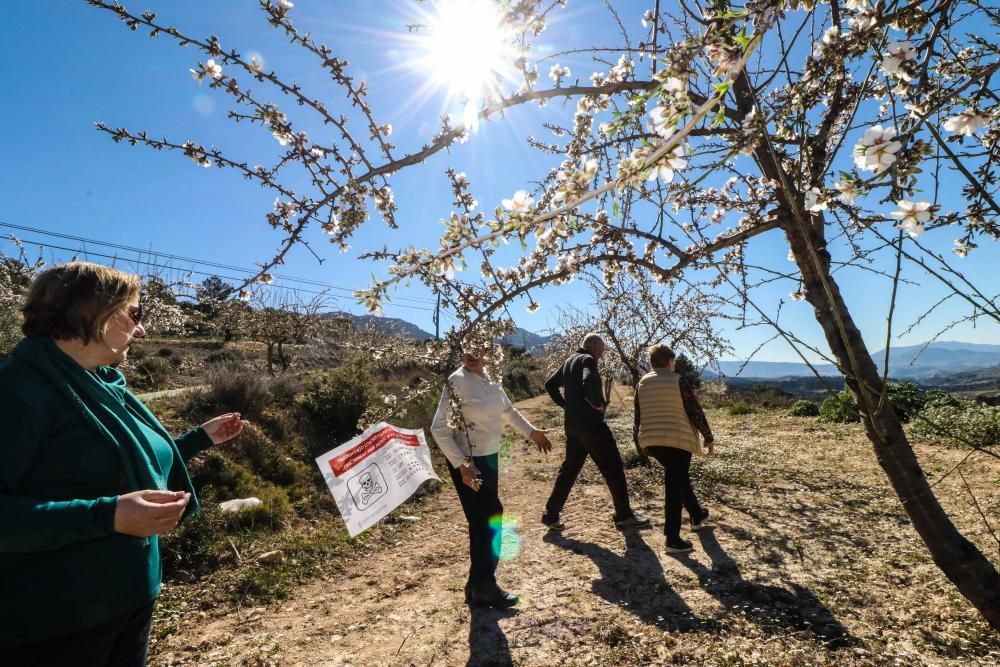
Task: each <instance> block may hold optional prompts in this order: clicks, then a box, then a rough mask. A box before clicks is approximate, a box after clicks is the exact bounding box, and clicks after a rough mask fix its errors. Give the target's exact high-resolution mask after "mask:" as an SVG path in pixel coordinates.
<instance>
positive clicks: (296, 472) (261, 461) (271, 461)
mask: <svg viewBox="0 0 1000 667" xmlns="http://www.w3.org/2000/svg"><path fill="white" fill-rule="evenodd" d="M230 451H231V452H232V454H233V455H234V456H238V457H239V458H240V459H241V460H242V461H243V462H245V464H246V465H247V466H248V467H249V468H250V469H251V470H252V471H253V473H254V474H256V475H258V476H260V477H261V478H263V479H264V480H266V481H268V482H273V483H274V484H277V485H279V486H283V487H290V488H289V490H290V491H293V495H296V496H298V495H302V493H301V489H298V487H299V485H300V484H306V485H308V484H309V483H310V482H311V479H312V478H311V470H310V469H309V468H308V467H307V466H306V464H304V463H303V462H302V461H299V460H295V459H294V458H293V457H292V456H290V454H302V453H303V452H301V451H300V452H290V451H285V450H284V449H283V448H281V447H279V446H278V445H277V444H276V443H275V442H274V441H273V440H271V438H269V437H267V434H265V433H264V432H263V431H262V430H261V429H260V428H259V427H258V426H257V425H256V424H254V423H252V422H251V423H248V424H247V425H246V426H245V428H244V429H243V433H242V434H241V435H240V437H239V438H237V439H236V440H234V441H233V444H232V445H231V446H230Z"/></svg>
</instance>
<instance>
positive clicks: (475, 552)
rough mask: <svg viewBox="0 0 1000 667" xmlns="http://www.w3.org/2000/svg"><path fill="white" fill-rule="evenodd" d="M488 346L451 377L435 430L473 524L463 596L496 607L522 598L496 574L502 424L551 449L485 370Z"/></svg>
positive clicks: (465, 360)
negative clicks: (502, 584) (499, 582)
mask: <svg viewBox="0 0 1000 667" xmlns="http://www.w3.org/2000/svg"><path fill="white" fill-rule="evenodd" d="M486 354H487V352H486V351H485V350H480V349H470V350H468V351H466V352H465V353H464V354H463V355H462V367H461V368H459V369H458V370H457V371H455V372H454V373H452V374H451V375H450V376H449V377H448V381H447V383H445V387H444V389H443V390H442V392H441V400H440V402H439V403H438V407H437V412H436V413H435V414H434V421H433V422H432V424H431V433H432V434H433V435H434V440H435V441H436V442H437V445H438V447H439V448H440V449H441V452H442V453H443V454H444V456H445V458H446V459H447V460H448V472H449V473H450V474H451V479H452V481H453V482H454V483H455V490H456V491H457V492H458V499H459V502H461V503H462V510H463V511H464V512H465V518H466V520H467V521H468V524H469V560H470V564H469V579H468V582H467V583H466V585H465V601H466V602H467V603H468V604H470V605H473V606H487V607H494V608H497V609H505V608H508V607H513V606H514V605H516V604H517V602H518V598H517V596H516V595H512V594H511V593H508V592H507V591H505V590H503V589H502V588H500V586H499V585H498V584H497V580H496V569H497V563H498V562H499V560H500V546H501V545H500V538H501V534H502V532H501V528H502V526H503V505H502V504H501V503H500V497H499V475H498V472H499V451H500V436H501V434H502V433H503V427H504V424H507V425H509V426H512V427H513V428H515V429H516V430H517V431H519V432H520V433H521V434H522V435H523V436H525V437H526V438H528V439H529V440H531V441H532V442H533V443H535V445H536V446H537V447H538V451H540V452H548V451H550V450H551V449H552V444H551V443H550V442H549V439H548V437H547V436H546V435H545V431H543V430H540V429H537V428H535V427H534V426H532V425H531V424H530V423H529V422H528V420H527V419H525V418H524V415H522V414H521V413H520V412H518V411H517V408H515V407H514V406H513V404H511V402H510V398H508V397H507V394H506V392H504V390H503V387H502V386H500V385H499V384H498V383H496V382H493V381H492V380H491V379H490V378H489V377H488V376H487V375H486V368H485V365H486Z"/></svg>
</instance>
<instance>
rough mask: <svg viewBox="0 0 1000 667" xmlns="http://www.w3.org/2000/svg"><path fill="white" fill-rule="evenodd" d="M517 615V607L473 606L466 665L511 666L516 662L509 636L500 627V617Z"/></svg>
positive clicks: (484, 666)
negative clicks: (511, 655)
mask: <svg viewBox="0 0 1000 667" xmlns="http://www.w3.org/2000/svg"><path fill="white" fill-rule="evenodd" d="M516 615H517V610H516V609H491V608H489V607H473V608H472V620H471V621H470V622H469V661H468V662H466V663H465V664H466V667H511V666H512V665H513V664H514V662H513V660H512V659H511V657H510V644H509V643H508V642H507V636H506V635H505V634H504V633H503V630H501V629H500V619H501V618H510V617H512V616H516Z"/></svg>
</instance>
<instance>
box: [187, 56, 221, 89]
mask: <svg viewBox="0 0 1000 667" xmlns="http://www.w3.org/2000/svg"><path fill="white" fill-rule="evenodd" d="M188 71H189V72H191V78H192V79H194V80H195V81H197V82H198V83H201V80H202V79H203V78H205V77H206V76H207V77H211V78H213V79H221V78H222V65H219V64H218V63H217V62H215V59H214V58H209V59H208V60H206V61H205V65H204V66H203V67H202V68H201V69H200V70H197V69H192V70H188Z"/></svg>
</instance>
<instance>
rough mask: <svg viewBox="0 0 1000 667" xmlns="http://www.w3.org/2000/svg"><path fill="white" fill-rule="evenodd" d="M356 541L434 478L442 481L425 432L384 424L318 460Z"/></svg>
mask: <svg viewBox="0 0 1000 667" xmlns="http://www.w3.org/2000/svg"><path fill="white" fill-rule="evenodd" d="M316 464H317V465H318V466H319V469H320V471H321V472H322V473H323V479H325V480H326V484H327V486H329V487H330V492H331V493H332V494H333V497H334V499H335V500H336V501H337V507H338V508H340V515H341V516H342V517H343V519H344V523H346V524H347V532H348V533H350V534H351V537H354V536H355V535H357V534H359V533H361V532H364V531H365V530H367V529H368V528H370V527H371V526H372V525H374V524H375V523H376V522H378V521H379V519H381V518H382V517H384V516H385V515H386V514H388V513H389V512H391V511H392V510H394V509H396V508H397V507H399V505H400V504H401V503H402V502H403V501H404V500H406V499H407V498H409V497H410V496H411V495H413V492H414V491H416V490H417V488H418V487H419V486H420V485H421V484H423V483H424V482H426V481H427V480H429V479H436V480H438V481H440V479H439V478H438V476H437V475H435V474H434V468H433V467H432V466H431V454H430V450H428V449H427V441H426V440H425V438H424V432H423V430H421V429H405V428H396V427H395V426H393V425H391V424H387V423H385V422H379V423H378V424H375V425H374V426H372V427H370V428H369V429H368V430H366V431H365V432H364V433H362V434H361V435H359V436H357V437H356V438H353V439H352V440H349V441H347V442H345V443H344V444H342V445H340V446H339V447H337V448H335V449H332V450H330V451H329V452H327V453H326V454H323V455H322V456H318V457H316Z"/></svg>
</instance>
